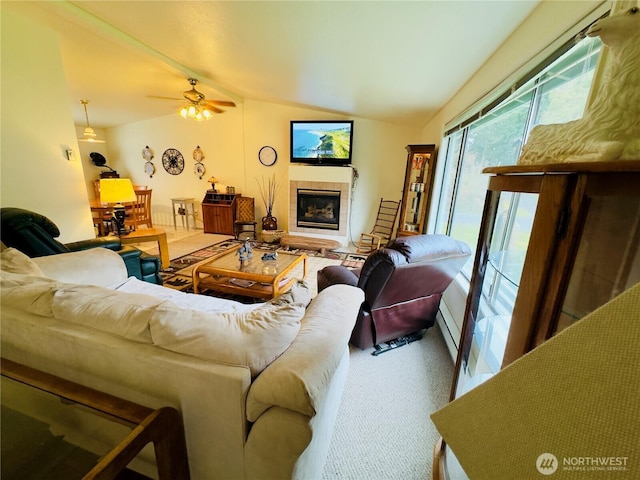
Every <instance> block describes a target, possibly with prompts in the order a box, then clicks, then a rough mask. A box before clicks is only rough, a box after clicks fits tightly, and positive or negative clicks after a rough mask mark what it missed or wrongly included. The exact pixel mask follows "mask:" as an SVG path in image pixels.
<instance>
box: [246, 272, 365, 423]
mask: <svg viewBox="0 0 640 480" xmlns="http://www.w3.org/2000/svg"><path fill="white" fill-rule="evenodd" d="M363 300H364V294H363V292H362V290H360V289H359V288H356V287H353V286H350V285H332V286H330V287H329V288H327V289H325V290H323V291H322V292H320V293H319V294H318V296H317V297H315V298H314V299H313V302H311V304H310V305H309V308H307V312H306V315H305V317H304V319H303V321H302V323H301V327H300V332H299V333H298V335H297V336H296V338H295V341H294V342H293V343H292V345H291V347H290V348H288V349H287V351H286V352H284V354H283V355H282V357H280V358H279V359H278V360H277V361H275V362H273V363H272V364H271V365H269V366H268V367H267V368H266V369H265V371H264V372H262V374H261V375H260V376H259V377H258V378H257V379H256V380H255V381H254V382H253V385H252V386H251V390H249V396H248V397H247V419H248V420H249V421H250V422H254V421H256V420H257V419H258V417H259V416H260V415H262V414H263V413H264V412H265V411H267V410H269V409H270V408H271V407H272V406H274V405H275V406H278V407H282V408H286V409H288V410H293V411H296V412H299V413H302V414H304V415H308V416H310V417H311V416H314V415H315V413H316V411H317V409H318V407H319V406H320V405H322V402H323V400H324V395H325V394H326V393H327V385H328V384H329V382H330V381H331V379H332V378H333V375H334V373H335V371H336V368H337V367H338V365H339V364H340V361H341V360H342V358H343V356H344V354H345V351H346V349H347V345H348V343H349V336H350V335H351V330H352V329H353V325H354V324H355V321H356V317H357V315H358V310H359V309H360V304H361V303H362V301H363Z"/></svg>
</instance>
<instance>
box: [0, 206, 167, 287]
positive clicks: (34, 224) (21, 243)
mask: <svg viewBox="0 0 640 480" xmlns="http://www.w3.org/2000/svg"><path fill="white" fill-rule="evenodd" d="M58 236H60V230H59V229H58V227H57V226H56V224H55V223H53V222H52V221H51V220H49V219H48V218H47V217H45V216H44V215H40V214H38V213H35V212H31V211H29V210H24V209H22V208H13V207H8V208H2V209H0V238H1V239H2V243H4V244H5V245H6V246H7V247H13V248H15V249H17V250H20V251H21V252H22V253H24V254H25V255H28V256H29V257H44V256H46V255H55V254H57V253H67V252H75V251H78V250H88V249H90V248H96V247H102V248H108V249H110V250H113V251H115V252H118V253H119V254H120V256H122V259H123V260H124V263H125V265H126V267H127V273H128V274H129V276H133V277H136V278H138V279H140V280H144V281H146V282H150V283H156V284H158V285H162V277H161V276H160V259H159V258H158V257H155V256H153V255H148V254H146V253H144V252H142V251H141V250H138V249H137V248H135V247H132V246H130V245H122V243H121V242H120V239H119V238H118V237H114V236H111V237H99V238H92V239H89V240H82V241H79V242H73V243H67V244H62V243H60V242H58V241H57V240H56V238H57V237H58ZM96 274H97V275H99V274H100V272H96Z"/></svg>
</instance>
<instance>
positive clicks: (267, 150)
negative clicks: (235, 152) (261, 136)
mask: <svg viewBox="0 0 640 480" xmlns="http://www.w3.org/2000/svg"><path fill="white" fill-rule="evenodd" d="M258 160H260V163H261V164H263V165H264V166H266V167H270V166H271V165H273V164H274V163H276V160H278V153H277V152H276V149H275V148H273V147H270V146H269V145H265V146H264V147H262V148H261V149H260V151H259V152H258Z"/></svg>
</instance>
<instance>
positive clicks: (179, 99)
mask: <svg viewBox="0 0 640 480" xmlns="http://www.w3.org/2000/svg"><path fill="white" fill-rule="evenodd" d="M147 97H148V98H156V99H159V100H178V101H180V102H181V101H184V98H175V97H161V96H158V95H147Z"/></svg>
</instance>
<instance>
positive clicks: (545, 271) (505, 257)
mask: <svg viewBox="0 0 640 480" xmlns="http://www.w3.org/2000/svg"><path fill="white" fill-rule="evenodd" d="M484 172H485V173H489V174H492V176H491V177H490V179H489V187H488V191H487V194H486V199H485V206H484V212H483V217H482V223H481V227H480V235H479V240H478V245H477V249H476V257H475V263H474V266H473V275H472V278H471V284H470V290H469V295H468V297H467V305H466V311H465V318H464V324H463V328H462V334H461V339H460V346H459V349H458V358H457V361H456V367H455V371H454V379H453V385H452V389H451V395H450V399H451V400H454V399H455V398H457V397H459V396H461V395H463V394H464V393H466V392H468V391H469V390H471V389H473V388H474V387H475V386H477V385H479V384H481V383H483V382H484V381H486V380H488V379H489V378H491V377H492V376H493V375H495V374H496V373H498V371H500V370H501V369H502V368H504V367H505V366H507V365H509V364H510V363H511V362H513V361H514V360H516V359H518V358H519V357H521V356H522V355H524V354H525V353H527V352H528V351H530V350H532V349H534V348H535V347H537V346H538V345H540V344H541V343H543V342H544V341H546V340H547V339H549V338H551V337H552V336H554V335H555V334H557V333H558V332H560V331H562V330H563V329H565V328H566V327H568V326H570V325H571V324H573V323H574V322H576V321H578V320H579V319H581V318H582V317H584V316H586V315H587V314H588V313H590V312H592V311H593V310H595V309H596V308H598V307H600V306H601V305H603V304H604V303H606V302H608V301H609V300H610V299H612V298H613V297H615V296H617V295H618V294H619V293H621V292H622V291H624V290H626V289H627V288H629V287H631V286H633V285H634V284H636V283H637V282H639V281H640V249H639V245H640V188H638V187H639V186H640V161H627V162H599V163H581V164H577V163H576V164H547V165H537V166H533V165H531V166H514V167H491V168H487V169H485V170H484ZM602 334H603V335H606V332H602ZM478 415H482V412H478ZM470 421H472V419H470ZM435 452H436V458H435V459H434V478H449V477H448V476H447V475H449V476H450V477H451V478H465V476H464V473H463V472H462V470H461V467H460V466H459V464H458V463H457V461H456V460H455V456H454V455H453V454H452V453H451V452H450V451H449V450H448V448H447V446H446V445H445V444H444V443H443V442H440V445H439V446H438V447H437V448H436V450H435Z"/></svg>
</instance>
